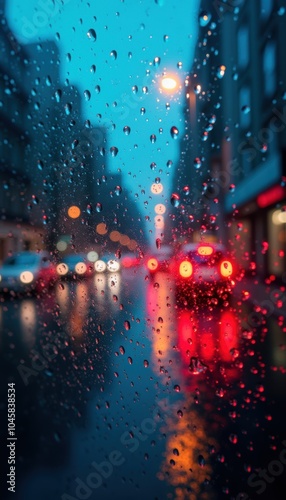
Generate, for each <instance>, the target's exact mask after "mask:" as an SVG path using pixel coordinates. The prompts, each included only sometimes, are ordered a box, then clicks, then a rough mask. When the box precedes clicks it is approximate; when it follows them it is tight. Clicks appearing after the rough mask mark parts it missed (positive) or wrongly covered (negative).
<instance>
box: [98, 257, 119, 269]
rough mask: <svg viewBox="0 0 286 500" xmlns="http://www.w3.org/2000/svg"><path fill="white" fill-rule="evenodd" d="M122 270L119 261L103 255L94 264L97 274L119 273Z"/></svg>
mask: <svg viewBox="0 0 286 500" xmlns="http://www.w3.org/2000/svg"><path fill="white" fill-rule="evenodd" d="M120 269H121V264H120V262H119V260H118V259H115V258H113V257H112V256H111V255H103V256H101V257H99V259H98V260H97V261H96V262H95V263H94V270H95V272H96V273H104V272H109V273H117V272H118V271H120Z"/></svg>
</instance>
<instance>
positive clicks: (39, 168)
mask: <svg viewBox="0 0 286 500" xmlns="http://www.w3.org/2000/svg"><path fill="white" fill-rule="evenodd" d="M37 166H38V170H43V168H44V163H43V161H42V160H37Z"/></svg>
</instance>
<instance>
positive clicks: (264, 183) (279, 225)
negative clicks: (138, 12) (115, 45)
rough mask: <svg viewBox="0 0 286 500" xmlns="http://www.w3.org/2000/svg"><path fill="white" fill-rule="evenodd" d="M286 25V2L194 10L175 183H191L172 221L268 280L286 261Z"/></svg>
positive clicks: (274, 0)
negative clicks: (194, 39)
mask: <svg viewBox="0 0 286 500" xmlns="http://www.w3.org/2000/svg"><path fill="white" fill-rule="evenodd" d="M285 19H286V2H285V0H281V1H280V0H259V1H257V2H247V1H244V0H239V1H236V2H223V1H214V2H212V3H211V4H210V3H209V2H207V1H205V0H203V1H202V2H201V9H200V14H199V19H198V22H199V24H200V33H199V38H198V43H197V49H196V54H195V58H194V63H193V66H192V69H191V71H190V76H189V79H188V80H189V81H188V83H187V86H186V110H185V123H186V128H187V133H186V134H185V137H184V140H183V143H182V144H181V157H182V161H181V162H180V164H179V165H178V175H177V176H176V180H175V182H174V190H175V191H176V190H177V192H180V191H181V192H182V191H183V190H184V185H185V184H186V185H191V189H190V190H189V192H190V194H189V197H190V202H189V207H188V210H185V213H186V215H185V217H184V219H183V220H182V216H181V213H180V211H179V213H178V211H177V213H176V214H175V212H174V214H175V215H173V217H174V218H175V219H177V220H179V221H181V225H182V227H183V233H184V236H185V237H187V238H188V240H190V239H193V240H194V239H195V240H196V239H203V238H208V239H209V240H212V241H218V240H219V241H222V242H223V243H225V244H226V245H227V247H229V248H230V249H231V250H232V251H233V253H234V254H235V256H236V258H237V259H238V260H239V262H240V264H241V265H242V266H243V267H244V268H245V270H246V271H249V272H253V271H255V272H257V273H258V274H260V275H261V276H263V277H266V276H268V277H269V276H272V278H271V279H274V278H275V277H277V278H282V277H283V276H284V272H285V263H286V261H285V255H286V225H285V224H286V215H285V210H286V187H285V186H286V164H285V158H286V156H285V146H286V65H285V61H284V51H283V48H284V47H285V46H286V30H285ZM181 180H182V182H181ZM178 184H179V185H178ZM184 208H185V207H184ZM196 214H197V215H196ZM188 219H189V220H188ZM190 221H191V223H190ZM191 224H192V226H191ZM190 227H192V228H193V229H191V230H190V229H189V228H190Z"/></svg>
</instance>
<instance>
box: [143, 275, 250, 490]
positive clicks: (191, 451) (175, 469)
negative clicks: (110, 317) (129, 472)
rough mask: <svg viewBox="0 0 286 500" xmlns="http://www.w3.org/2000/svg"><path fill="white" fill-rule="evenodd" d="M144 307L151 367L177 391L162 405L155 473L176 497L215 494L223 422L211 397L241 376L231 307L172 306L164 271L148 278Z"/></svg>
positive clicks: (236, 323)
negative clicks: (160, 452) (161, 443)
mask: <svg viewBox="0 0 286 500" xmlns="http://www.w3.org/2000/svg"><path fill="white" fill-rule="evenodd" d="M146 309H147V314H148V319H149V321H150V324H151V327H152V331H153V337H152V361H153V362H152V367H153V370H154V372H155V373H157V372H158V364H159V367H160V368H159V371H160V374H165V375H167V379H166V380H164V382H165V383H166V382H167V383H168V381H169V382H171V380H173V381H175V380H176V382H178V383H176V384H174V382H173V390H174V391H176V392H178V393H179V395H180V396H181V400H180V403H179V405H178V403H177V402H176V403H171V404H169V405H168V406H169V408H168V413H167V414H166V415H165V417H164V424H163V425H162V426H161V429H160V432H161V433H162V434H163V435H165V436H166V446H165V451H164V461H163V462H162V463H161V466H160V469H159V472H158V478H159V479H160V480H162V481H166V482H168V483H169V484H171V485H172V486H173V487H174V488H175V497H174V498H175V499H176V500H185V499H191V500H196V499H197V498H201V499H203V500H213V499H216V498H219V497H218V496H217V493H216V492H215V491H214V490H213V488H212V478H213V475H214V470H215V458H214V455H215V456H216V457H217V456H218V453H219V449H220V445H219V442H220V441H219V435H218V428H219V427H224V426H226V424H227V421H226V419H225V418H224V417H222V416H221V415H220V413H219V412H218V411H217V408H216V404H215V398H217V400H219V399H220V398H223V397H224V395H225V393H226V391H227V388H229V387H230V385H232V384H233V383H234V381H236V380H238V379H239V377H240V375H241V366H240V364H239V363H238V362H237V357H238V353H239V350H238V349H239V320H238V317H237V315H236V313H235V311H234V309H231V308H229V309H228V310H226V309H225V308H223V307H222V308H221V309H220V308H207V307H202V308H195V309H192V308H189V309H186V308H185V307H184V308H183V309H180V308H178V307H176V305H175V297H174V284H173V282H172V279H171V278H170V276H169V275H166V274H164V273H158V274H157V275H156V276H155V278H154V280H152V281H151V282H150V283H149V285H148V288H147V296H146ZM161 380H162V379H161ZM170 409H171V411H170Z"/></svg>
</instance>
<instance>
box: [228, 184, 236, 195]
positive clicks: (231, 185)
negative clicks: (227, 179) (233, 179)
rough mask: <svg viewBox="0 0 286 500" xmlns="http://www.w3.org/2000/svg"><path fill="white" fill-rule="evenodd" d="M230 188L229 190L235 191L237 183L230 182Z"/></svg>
mask: <svg viewBox="0 0 286 500" xmlns="http://www.w3.org/2000/svg"><path fill="white" fill-rule="evenodd" d="M228 189H229V191H230V192H231V193H234V191H235V184H230V185H229V188H228Z"/></svg>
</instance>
